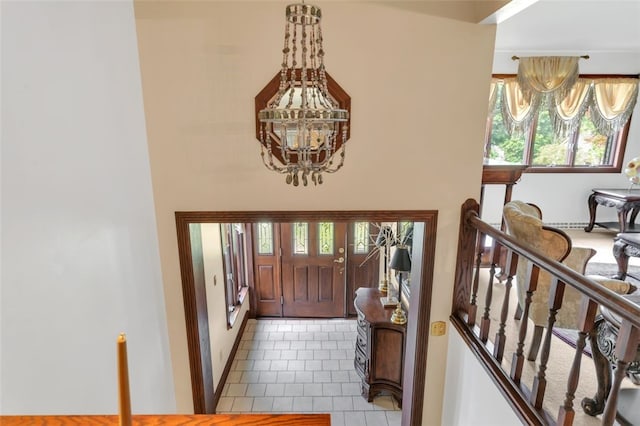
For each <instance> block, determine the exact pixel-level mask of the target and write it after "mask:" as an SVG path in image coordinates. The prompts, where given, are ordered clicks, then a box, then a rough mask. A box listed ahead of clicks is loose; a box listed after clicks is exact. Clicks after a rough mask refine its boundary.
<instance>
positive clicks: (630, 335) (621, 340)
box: [602, 321, 640, 426]
mask: <svg viewBox="0 0 640 426" xmlns="http://www.w3.org/2000/svg"><path fill="white" fill-rule="evenodd" d="M639 342H640V330H639V329H637V328H635V327H634V326H633V325H632V324H631V323H629V322H628V321H622V325H621V326H620V331H619V332H618V339H617V340H616V357H617V358H618V362H617V364H616V369H615V372H614V373H613V383H612V384H611V391H610V392H609V397H608V398H607V405H606V406H605V409H604V414H603V415H602V424H603V425H607V426H608V425H612V424H613V422H614V420H615V418H616V409H617V406H618V392H620V384H621V383H622V379H623V378H624V376H625V374H626V372H627V367H628V366H629V363H630V362H631V361H633V360H634V359H635V356H636V351H637V350H638V343H639Z"/></svg>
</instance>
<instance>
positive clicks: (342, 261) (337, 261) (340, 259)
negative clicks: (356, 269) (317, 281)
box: [333, 256, 344, 263]
mask: <svg viewBox="0 0 640 426" xmlns="http://www.w3.org/2000/svg"><path fill="white" fill-rule="evenodd" d="M333 261H334V262H335V263H344V257H343V256H340V257H339V258H337V259H333Z"/></svg>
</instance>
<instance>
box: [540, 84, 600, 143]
mask: <svg viewBox="0 0 640 426" xmlns="http://www.w3.org/2000/svg"><path fill="white" fill-rule="evenodd" d="M590 103H591V80H585V79H582V78H581V79H578V81H576V82H575V84H574V85H573V87H572V88H571V90H570V91H569V92H568V93H567V95H566V96H565V97H564V98H563V97H561V96H560V94H559V93H558V92H557V93H555V94H554V96H553V98H552V99H550V102H549V118H550V119H551V125H552V127H553V131H554V133H555V135H556V137H557V138H562V137H565V136H567V135H569V134H571V133H573V132H574V131H575V130H576V129H577V128H578V127H579V126H580V121H581V120H582V117H584V114H585V113H586V112H587V109H588V108H589V105H590Z"/></svg>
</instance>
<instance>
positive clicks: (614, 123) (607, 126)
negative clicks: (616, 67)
mask: <svg viewBox="0 0 640 426" xmlns="http://www.w3.org/2000/svg"><path fill="white" fill-rule="evenodd" d="M637 99H638V79H637V78H607V79H604V78H601V79H595V80H594V81H593V101H592V105H591V120H592V121H593V124H595V126H596V128H597V129H598V131H599V132H600V133H602V134H604V135H607V136H609V135H612V134H613V133H615V132H617V131H619V130H620V129H622V128H623V127H624V125H625V124H626V123H627V120H629V117H630V116H631V113H632V112H633V108H634V107H635V105H636V101H637Z"/></svg>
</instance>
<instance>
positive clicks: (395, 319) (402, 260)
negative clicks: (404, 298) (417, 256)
mask: <svg viewBox="0 0 640 426" xmlns="http://www.w3.org/2000/svg"><path fill="white" fill-rule="evenodd" d="M389 267H390V268H391V269H394V270H395V271H397V272H398V296H397V300H396V309H395V311H393V315H392V316H391V322H392V323H394V324H405V323H406V322H407V316H406V315H405V313H404V311H403V310H402V304H401V303H400V287H401V286H402V279H403V277H404V273H405V272H411V256H410V255H409V249H408V247H407V246H405V245H399V246H398V247H396V251H395V252H394V253H393V258H392V259H391V263H390V264H389Z"/></svg>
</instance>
